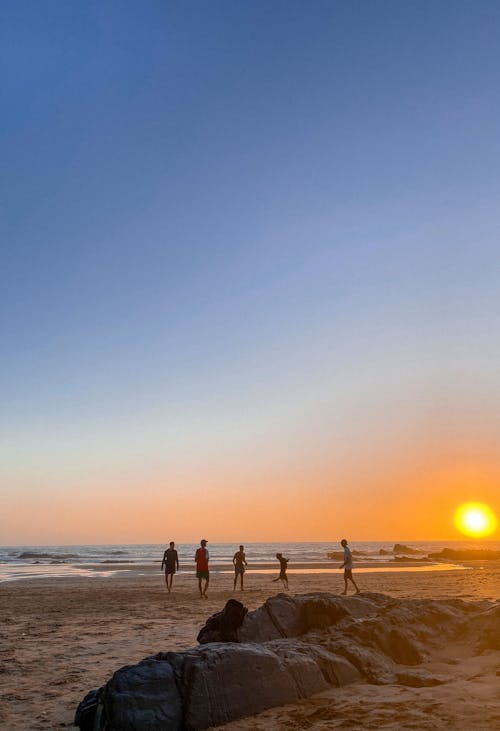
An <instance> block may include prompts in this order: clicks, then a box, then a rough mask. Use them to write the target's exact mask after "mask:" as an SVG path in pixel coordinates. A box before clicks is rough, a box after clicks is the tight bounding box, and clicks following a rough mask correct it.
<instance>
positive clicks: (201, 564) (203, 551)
mask: <svg viewBox="0 0 500 731" xmlns="http://www.w3.org/2000/svg"><path fill="white" fill-rule="evenodd" d="M209 558H210V556H209V553H208V548H207V541H206V540H205V538H202V539H201V541H200V548H198V550H197V551H196V554H195V557H194V560H195V561H196V578H197V579H198V589H199V591H200V597H201V599H208V597H207V589H208V582H209V581H210V572H209V570H208V560H209ZM202 582H205V585H204V586H203V585H202Z"/></svg>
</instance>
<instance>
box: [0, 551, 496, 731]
mask: <svg viewBox="0 0 500 731" xmlns="http://www.w3.org/2000/svg"><path fill="white" fill-rule="evenodd" d="M398 568H400V567H398ZM246 578H247V589H246V590H245V592H243V594H241V592H239V591H237V592H236V593H235V594H233V592H232V576H231V575H228V574H226V573H217V574H216V573H214V574H213V575H212V584H211V587H210V592H209V598H208V599H207V600H201V599H200V598H199V597H198V595H197V589H196V580H195V578H194V575H192V574H179V575H177V576H176V577H175V578H174V591H173V592H172V594H170V595H169V594H168V593H167V592H166V590H165V588H164V582H163V577H162V574H161V573H160V571H159V569H157V568H155V570H153V569H151V570H146V571H144V567H143V569H142V570H141V571H136V570H134V571H130V570H124V571H117V572H116V573H115V574H113V575H110V576H108V577H106V578H104V577H102V576H94V577H93V578H88V577H77V578H51V579H43V580H41V579H40V580H38V579H35V580H30V581H13V582H5V583H2V584H0V680H1V691H0V728H2V729H3V728H5V729H9V731H10V730H12V731H20V730H21V729H22V730H23V731H30V730H31V729H33V730H34V729H54V730H56V731H58V730H60V729H68V728H69V729H72V728H74V727H73V725H72V724H73V718H74V712H75V709H76V706H77V705H78V703H79V701H80V700H81V699H82V698H83V696H84V695H85V693H87V692H88V691H89V690H90V689H91V688H96V687H98V686H100V685H102V684H103V683H104V682H106V680H107V679H108V678H109V677H110V675H111V674H112V673H113V671H114V670H116V669H117V668H119V667H121V666H122V665H126V664H131V663H135V662H138V661H139V660H141V659H142V658H143V657H144V656H146V655H148V654H152V653H156V652H159V651H167V650H182V649H186V648H188V647H192V646H194V645H196V635H197V633H198V630H199V629H200V627H201V626H202V625H203V623H204V621H205V620H206V618H207V617H208V616H209V615H210V614H212V613H213V612H216V611H218V610H219V609H221V608H222V607H223V606H224V604H225V602H226V601H227V599H228V598H230V597H231V596H236V598H238V599H243V601H244V603H245V604H246V606H248V608H249V609H255V608H256V607H258V606H259V605H260V604H262V602H263V601H264V600H265V599H266V598H267V597H268V596H270V595H271V594H274V593H277V592H279V591H280V590H281V589H280V585H279V584H277V583H271V581H270V576H269V575H268V574H262V573H255V574H248V575H247V577H246ZM358 583H359V584H360V588H361V589H362V590H367V591H380V592H383V593H386V594H390V595H393V596H395V597H422V598H449V597H460V598H463V599H479V598H487V599H497V598H498V597H499V596H500V564H499V563H498V562H495V563H494V564H493V563H492V564H491V565H488V566H486V567H484V568H480V567H479V565H471V567H470V568H469V569H468V570H440V571H418V572H416V571H400V570H398V571H392V570H391V569H388V570H387V571H385V572H382V573H379V572H377V573H375V572H369V573H365V572H359V578H358ZM342 590H343V582H342V572H340V571H338V572H336V573H330V572H327V573H322V574H318V573H311V574H293V575H291V576H290V591H291V593H305V592H309V591H330V592H335V593H339V592H341V591H342ZM455 651H456V653H458V654H460V652H462V654H463V652H464V651H463V648H462V649H461V650H460V649H459V648H456V649H455V650H454V649H453V648H448V652H447V657H436V658H433V662H434V663H435V664H436V668H435V669H436V671H437V670H438V669H439V666H440V663H441V664H442V663H446V666H447V672H448V673H449V672H450V667H452V669H453V672H454V681H453V682H452V683H447V684H444V685H441V686H436V687H431V688H406V687H405V688H403V687H400V686H393V685H391V686H370V685H366V684H356V685H355V686H348V687H345V688H337V689H332V691H328V693H326V694H322V695H321V696H316V697H314V698H312V699H308V700H305V701H302V702H300V703H298V704H292V705H290V706H286V707H284V708H280V709H272V710H270V711H266V712H265V713H263V714H260V715H259V716H257V717H253V718H247V719H242V720H240V721H236V722H233V723H232V724H229V725H227V728H228V729H231V731H237V730H238V731H243V730H245V731H250V729H261V730H262V731H264V729H302V728H304V729H305V728H307V729H313V731H316V730H317V731H319V730H320V729H322V730H323V729H330V728H332V729H333V728H350V729H370V728H383V729H398V730H399V729H431V728H432V729H441V728H442V729H459V730H460V731H465V730H466V729H467V731H468V730H469V729H471V728H474V729H475V730H476V731H479V730H481V731H482V730H483V729H484V730H485V731H486V729H494V728H500V676H499V675H497V674H496V673H497V672H499V673H500V652H499V651H487V652H484V653H483V654H482V655H480V656H470V657H469V656H468V655H466V656H463V657H457V658H454V657H453V653H454V652H455ZM455 660H458V662H456V663H455ZM450 661H451V663H450Z"/></svg>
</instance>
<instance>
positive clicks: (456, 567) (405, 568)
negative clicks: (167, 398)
mask: <svg viewBox="0 0 500 731" xmlns="http://www.w3.org/2000/svg"><path fill="white" fill-rule="evenodd" d="M374 563H375V562H374V561H360V562H354V567H353V571H355V572H357V573H360V574H371V573H375V574H379V573H386V572H389V573H401V572H410V573H413V572H415V573H423V572H429V573H432V572H441V571H466V570H470V569H483V568H485V567H486V566H490V567H492V566H493V567H494V566H498V567H500V561H497V560H495V561H461V562H459V563H452V562H446V563H445V562H438V561H436V562H430V561H422V562H419V561H408V562H405V561H398V562H395V561H387V562H384V561H377V562H376V565H374ZM160 564H161V562H160V561H158V562H155V565H153V566H152V565H151V564H149V563H144V564H141V563H134V564H131V563H130V562H123V563H120V562H118V561H117V562H113V563H105V562H104V563H89V564H69V563H68V564H63V563H58V564H50V563H45V564H44V563H38V564H33V565H32V566H12V567H10V566H8V565H6V566H4V567H3V571H2V567H1V566H0V586H1V585H2V584H5V583H11V582H20V581H24V582H31V581H36V580H40V581H43V580H45V581H50V580H54V579H71V578H78V577H81V578H90V579H93V578H104V579H108V580H110V579H112V578H113V577H116V576H118V575H120V576H126V575H130V576H137V575H140V576H151V577H153V576H156V575H157V574H158V573H162V572H160V569H159V566H160ZM193 564H194V562H193ZM332 564H334V565H332ZM210 571H211V573H212V574H214V575H224V576H227V575H233V573H234V569H233V567H232V565H231V564H230V563H217V564H214V565H211V566H210ZM194 572H195V569H194V565H193V567H189V568H182V567H181V569H180V570H179V571H178V572H177V574H176V575H177V576H189V575H194ZM245 573H246V574H248V575H276V574H278V573H279V570H278V568H277V567H276V565H275V564H273V563H271V562H262V563H259V564H258V565H256V566H250V567H248V568H247V569H246V571H245ZM287 573H288V574H290V575H304V576H307V575H328V574H332V575H338V576H342V570H341V569H339V568H338V564H337V562H334V561H328V562H302V563H299V562H296V563H294V564H293V565H292V566H291V567H290V568H289V569H288V572H287Z"/></svg>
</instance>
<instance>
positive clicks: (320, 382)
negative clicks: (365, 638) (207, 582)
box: [0, 0, 500, 545]
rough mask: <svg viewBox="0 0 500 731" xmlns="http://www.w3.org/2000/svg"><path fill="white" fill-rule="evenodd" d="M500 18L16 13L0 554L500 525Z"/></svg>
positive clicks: (101, 7) (447, 10) (243, 9)
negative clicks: (483, 509) (491, 519)
mask: <svg viewBox="0 0 500 731" xmlns="http://www.w3.org/2000/svg"><path fill="white" fill-rule="evenodd" d="M499 21H500V5H499V4H498V3H494V2H487V1H479V2H475V3H473V4H472V3H469V2H465V1H463V0H455V1H454V2H449V1H444V0H443V1H442V2H437V3H431V2H420V3H401V2H384V3H361V4H359V3H340V2H323V1H317V2H315V3H312V4H310V3H303V2H295V1H287V2H281V1H278V2H273V3H269V2H260V1H256V2H251V3H234V2H229V1H228V0H221V1H219V2H217V3H208V4H203V3H194V4H192V3H165V2H161V1H160V0H150V2H147V3H133V2H115V1H114V0H109V1H108V2H105V3H102V2H97V1H90V0H89V1H88V2H85V3H39V2H28V1H26V2H17V1H16V2H14V1H13V0H6V1H5V2H3V3H2V7H1V8H0V34H1V38H0V40H1V43H0V59H1V67H2V69H3V72H2V90H3V94H2V122H3V124H2V127H3V134H2V136H1V138H0V155H1V159H2V172H1V181H2V194H1V199H2V212H1V215H0V237H1V240H2V254H1V265H0V284H1V286H0V331H1V352H2V354H1V358H0V399H1V404H2V408H1V410H0V464H1V468H0V469H1V472H0V494H1V511H0V543H1V544H3V545H22V544H25V545H43V544H51V545H61V544H78V543H82V544H83V543H85V544H89V543H99V544H102V543H157V542H163V541H165V540H176V541H177V542H197V541H198V540H199V538H200V537H201V536H202V535H208V537H209V538H210V540H212V541H214V542H215V541H220V542H226V541H235V542H240V541H242V542H247V541H285V540H289V541H308V540H311V541H316V540H318V541H333V540H335V541H337V540H338V539H339V538H341V537H342V536H344V535H346V536H347V537H348V538H349V540H350V541H351V540H352V541H363V540H364V541H385V540H394V539H397V538H398V537H399V536H401V537H404V538H405V540H408V541H411V540H422V541H424V540H429V541H430V540H448V539H450V540H456V539H458V538H460V536H459V534H458V533H457V531H456V529H455V527H454V525H453V514H454V511H455V509H456V507H457V506H458V505H459V504H461V503H463V502H466V501H469V500H476V501H481V502H484V503H486V504H488V505H490V506H491V508H492V509H493V510H494V511H495V512H496V514H497V515H499V514H500V498H499V495H500V490H499V488H498V485H499V477H500V458H499V453H498V444H499V439H500V391H499V385H498V371H499V368H498V365H499V362H500V341H499V338H498V336H497V333H498V332H500V309H499V306H498V293H499V291H500V247H499V243H498V237H499V223H500V220H499V206H498V201H499V198H500V175H499V163H500V138H499V135H498V130H499V128H500V99H499V90H500V44H499V43H498V37H499V26H500V22H499ZM499 535H500V534H499V533H498V530H497V532H496V533H495V534H494V535H492V536H491V539H495V540H498V538H499Z"/></svg>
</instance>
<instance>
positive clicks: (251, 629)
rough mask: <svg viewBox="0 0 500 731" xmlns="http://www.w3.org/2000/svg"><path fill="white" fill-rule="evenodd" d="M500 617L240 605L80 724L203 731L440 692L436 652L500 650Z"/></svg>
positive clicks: (327, 603) (454, 610)
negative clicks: (296, 709)
mask: <svg viewBox="0 0 500 731" xmlns="http://www.w3.org/2000/svg"><path fill="white" fill-rule="evenodd" d="M499 612H500V606H499V605H498V604H492V603H491V602H463V601H460V600H450V601H444V600H443V601H437V600H411V599H393V598H391V597H387V596H384V595H382V594H363V595H360V596H354V597H342V596H339V595H336V594H325V593H315V594H304V595H299V596H289V595H284V594H279V595H277V596H274V597H271V598H270V599H268V600H267V601H266V602H265V603H264V604H263V605H262V606H261V607H259V608H258V609H256V610H255V611H253V612H248V613H247V614H245V612H244V611H242V612H240V613H238V612H237V611H236V613H235V612H234V600H233V605H232V606H231V612H228V613H226V614H225V613H224V612H221V613H219V614H218V615H216V616H214V617H212V618H209V620H208V621H207V627H206V628H205V630H203V629H202V631H201V632H200V635H199V640H200V642H201V644H200V646H198V647H196V648H193V649H190V650H186V651H185V652H161V653H158V654H157V655H154V656H151V657H148V658H146V659H144V660H143V661H142V662H140V663H138V664H137V665H131V666H127V667H123V668H121V669H119V670H117V671H116V672H115V673H114V675H113V676H112V677H111V679H110V680H109V681H108V682H107V683H106V685H105V686H103V687H102V688H100V689H99V691H98V692H97V694H96V698H97V700H96V703H95V707H93V711H95V713H93V712H89V701H87V703H86V706H85V708H86V712H85V719H86V720H82V714H80V716H79V717H78V721H79V723H80V728H82V729H85V731H88V730H90V731H169V730H171V731H195V730H200V731H201V730H202V729H205V728H208V727H209V726H217V725H221V724H224V723H227V722H229V721H231V720H234V719H237V718H240V717H243V716H250V715H254V714H256V713H259V712H260V711H263V710H265V709H267V708H271V707H273V706H282V705H284V704H286V703H291V702H294V701H297V700H299V699H300V698H307V697H309V696H311V695H314V694H316V693H319V692H321V691H323V690H326V689H327V688H329V687H332V686H333V687H338V686H343V685H347V684H349V683H353V682H359V681H364V682H367V683H374V684H378V685H380V684H387V683H399V684H401V685H405V686H412V687H423V686H428V685H434V684H439V683H442V682H445V681H446V678H442V677H441V676H440V677H437V676H433V675H431V674H428V673H427V672H426V670H425V668H419V667H418V666H419V665H421V663H422V662H423V661H424V660H425V659H426V657H428V656H429V651H430V648H435V647H440V646H441V647H444V646H445V645H446V643H447V642H449V641H450V640H451V639H453V638H457V637H463V636H464V634H470V632H471V631H473V632H474V636H475V638H477V642H476V645H477V650H478V652H479V651H483V650H484V649H488V648H491V649H494V648H495V647H498V636H499V634H498V631H497V630H498V621H499V617H500V614H499ZM227 616H230V617H234V616H236V617H238V616H239V617H240V618H239V620H238V621H239V622H241V624H240V626H233V625H231V626H229V627H228V626H227V622H226V620H227ZM231 621H233V620H231ZM224 622H226V624H224ZM471 628H472V630H471ZM224 637H231V638H235V641H230V642H226V641H222V640H223V639H224ZM207 640H209V641H208V642H207ZM90 705H92V703H90ZM91 711H92V709H91ZM77 725H78V724H77Z"/></svg>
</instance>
